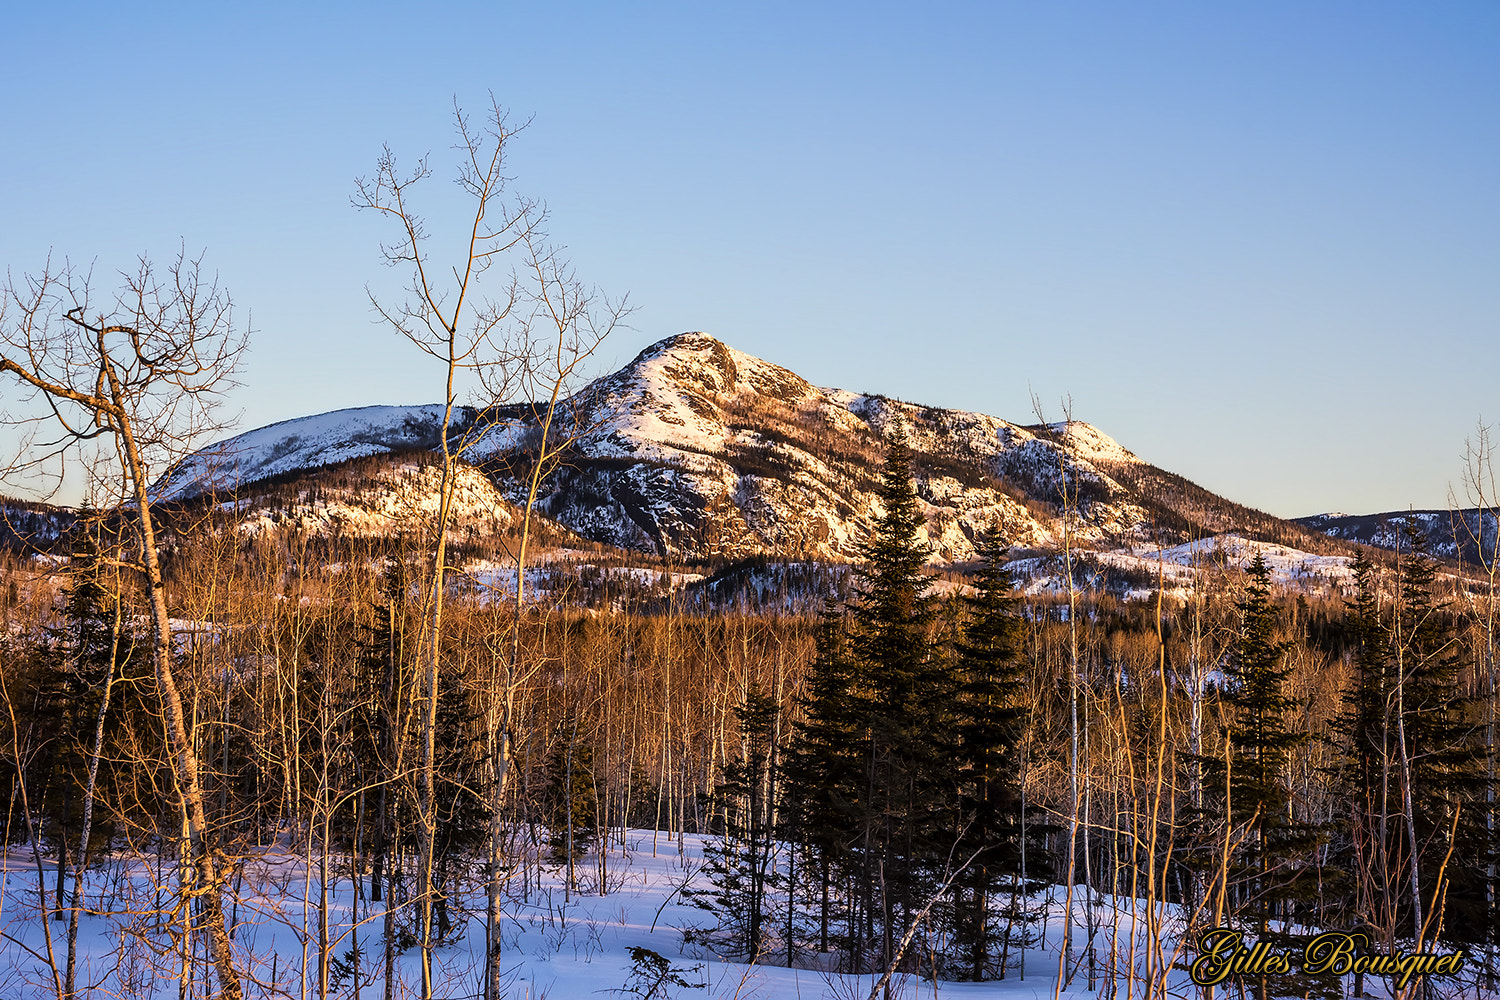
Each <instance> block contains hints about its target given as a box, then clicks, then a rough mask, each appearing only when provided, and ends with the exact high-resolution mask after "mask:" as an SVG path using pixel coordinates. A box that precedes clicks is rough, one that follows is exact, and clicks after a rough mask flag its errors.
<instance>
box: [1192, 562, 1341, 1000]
mask: <svg viewBox="0 0 1500 1000" xmlns="http://www.w3.org/2000/svg"><path fill="white" fill-rule="evenodd" d="M1247 573H1248V575H1249V578H1250V582H1249V586H1248V587H1247V588H1246V592H1245V599H1244V600H1243V601H1242V602H1241V603H1240V605H1239V607H1240V614H1241V620H1240V634H1239V641H1238V643H1237V645H1236V647H1235V650H1234V654H1233V656H1232V657H1231V660H1230V666H1229V675H1230V680H1231V684H1230V687H1229V690H1228V691H1227V692H1226V693H1225V696H1224V701H1225V703H1226V705H1227V707H1228V709H1229V719H1228V724H1227V725H1226V726H1225V733H1226V735H1227V736H1228V739H1229V744H1230V747H1231V750H1230V756H1229V759H1228V760H1221V761H1216V762H1214V763H1215V765H1216V766H1214V767H1212V768H1211V774H1213V775H1214V777H1211V779H1210V783H1209V787H1210V788H1222V787H1223V785H1224V779H1223V777H1222V776H1223V774H1224V769H1225V768H1227V769H1228V772H1229V774H1228V786H1229V801H1228V802H1227V803H1224V807H1225V812H1226V814H1227V818H1228V821H1229V822H1231V823H1233V824H1235V825H1237V826H1239V827H1240V828H1241V829H1242V831H1243V832H1244V842H1243V844H1242V846H1241V847H1240V848H1239V850H1238V851H1237V852H1236V856H1235V858H1234V859H1233V860H1232V862H1231V866H1230V869H1229V871H1228V873H1227V877H1228V878H1230V879H1231V881H1232V882H1233V884H1234V885H1235V887H1236V889H1237V895H1238V897H1239V903H1240V905H1239V918H1240V920H1241V921H1242V922H1243V923H1244V924H1246V925H1248V926H1249V927H1250V928H1252V929H1253V930H1254V931H1255V934H1256V938H1257V940H1261V941H1268V942H1271V943H1272V944H1273V947H1275V948H1276V949H1277V950H1297V949H1300V947H1301V946H1302V944H1303V942H1302V941H1301V940H1300V938H1299V937H1297V936H1296V935H1295V934H1292V933H1290V932H1289V931H1288V928H1289V927H1290V926H1291V925H1292V924H1293V923H1294V922H1296V921H1297V920H1298V919H1299V917H1301V916H1303V915H1304V914H1303V912H1302V909H1301V908H1302V907H1304V906H1305V905H1306V904H1307V903H1308V902H1309V901H1310V900H1311V899H1313V898H1314V897H1315V896H1316V891H1317V884H1316V880H1317V874H1316V871H1315V869H1314V867H1313V866H1312V864H1311V855H1312V852H1313V850H1315V849H1316V848H1317V846H1318V844H1319V843H1320V842H1321V839H1322V831H1321V830H1320V829H1319V828H1317V827H1316V826H1314V825H1312V824H1308V823H1304V822H1301V821H1299V820H1298V819H1297V818H1296V816H1295V812H1294V809H1293V803H1292V796H1291V791H1290V789H1289V787H1288V783H1287V774H1288V771H1289V766H1290V758H1291V754H1292V752H1293V751H1295V750H1296V749H1298V748H1299V747H1301V746H1302V745H1304V744H1305V743H1306V742H1307V741H1308V740H1309V738H1310V736H1309V734H1306V733H1297V732H1294V731H1292V730H1291V729H1290V728H1288V725H1287V714H1288V713H1289V712H1291V711H1292V710H1293V709H1294V708H1296V707H1297V705H1298V703H1297V702H1296V700H1295V699H1293V698H1290V697H1288V696H1287V695H1286V694H1285V682H1286V679H1287V676H1288V675H1289V674H1290V673H1291V667H1290V666H1288V665H1287V663H1286V652H1287V648H1288V647H1287V644H1286V643H1283V642H1278V641H1277V640H1276V623H1277V610H1276V605H1275V603H1274V602H1273V601H1272V599H1271V584H1270V580H1271V571H1270V568H1269V567H1267V565H1266V561H1265V558H1264V557H1263V556H1262V555H1260V554H1259V553H1257V554H1256V556H1255V559H1254V561H1253V562H1252V563H1251V564H1250V567H1249V569H1248V570H1247ZM1273 921H1278V922H1280V924H1281V926H1280V927H1279V928H1278V927H1275V926H1273ZM1278 978H1279V977H1270V976H1264V975H1263V976H1258V977H1256V983H1255V987H1256V990H1257V995H1258V996H1259V997H1260V1000H1266V998H1267V997H1268V996H1270V995H1271V990H1272V988H1273V986H1274V987H1275V988H1276V991H1277V993H1278V994H1279V993H1281V992H1284V991H1285V990H1293V991H1295V992H1296V993H1297V994H1301V995H1306V994H1307V993H1308V992H1309V991H1317V992H1322V991H1325V990H1330V989H1337V988H1338V983H1337V982H1330V983H1324V982H1316V983H1314V982H1310V981H1309V980H1308V977H1303V976H1297V977H1295V979H1296V981H1295V982H1291V981H1288V982H1286V983H1281V982H1278V981H1276V980H1277V979H1278Z"/></svg>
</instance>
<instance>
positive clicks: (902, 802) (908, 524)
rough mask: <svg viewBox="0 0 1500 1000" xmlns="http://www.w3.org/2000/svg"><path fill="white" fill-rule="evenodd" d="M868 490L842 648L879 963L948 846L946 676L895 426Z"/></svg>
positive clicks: (864, 882)
mask: <svg viewBox="0 0 1500 1000" xmlns="http://www.w3.org/2000/svg"><path fill="white" fill-rule="evenodd" d="M879 496H880V501H881V505H882V507H883V508H884V510H883V512H882V514H881V516H880V518H879V520H878V521H877V523H876V531H875V536H874V538H873V539H872V540H871V541H870V542H869V544H867V545H866V546H865V547H864V549H863V551H862V553H861V554H862V556H863V565H862V566H861V567H860V570H859V580H858V583H857V584H856V588H855V590H856V594H857V597H858V600H857V603H856V604H855V605H854V607H853V611H852V628H851V635H850V651H851V653H852V655H853V658H854V660H855V661H856V663H857V664H858V666H859V668H860V672H861V681H862V695H863V700H864V710H865V713H866V717H867V719H868V722H867V726H868V732H867V744H866V750H867V753H868V756H867V758H866V760H865V767H866V781H867V788H868V794H867V800H866V802H865V803H864V806H865V808H864V810H863V816H862V817H861V820H862V822H861V826H862V829H861V836H860V843H859V845H858V848H857V849H858V852H859V854H860V855H861V862H862V864H863V871H862V873H861V876H860V882H861V886H860V891H861V898H862V905H863V908H864V912H865V915H866V920H865V927H866V928H867V929H870V930H873V926H872V921H873V918H874V917H875V916H877V915H878V916H879V917H880V934H881V940H880V948H879V951H880V955H881V958H882V962H883V961H886V960H888V959H889V958H890V956H892V955H893V954H894V946H895V940H896V938H898V937H899V936H900V934H901V933H902V931H904V929H905V927H906V926H907V925H908V924H909V923H910V920H911V919H912V917H913V915H914V914H915V913H916V912H917V910H918V909H920V908H921V906H922V904H923V903H924V902H925V899H926V897H927V896H929V895H930V894H931V892H932V891H933V890H934V889H935V887H936V885H937V883H938V881H940V877H941V869H942V867H943V865H944V864H945V863H946V861H947V859H948V857H949V848H950V847H951V846H952V838H951V836H950V834H951V832H952V823H951V817H952V813H951V809H952V806H953V799H954V794H955V787H954V786H955V778H954V775H953V769H952V766H951V764H952V754H953V750H954V747H955V744H956V735H955V732H954V723H955V720H954V717H953V712H952V708H953V703H954V698H955V690H954V688H955V686H956V685H955V681H954V678H953V674H952V670H951V663H949V662H947V661H946V660H945V659H944V658H943V657H941V656H939V655H937V651H936V649H935V647H934V644H933V642H932V638H933V631H934V626H935V624H936V619H937V611H938V607H937V601H936V599H935V598H934V596H933V595H932V593H931V577H930V576H928V575H927V573H926V572H925V571H924V568H923V567H924V564H925V562H926V560H927V557H928V555H929V554H930V550H929V548H928V547H927V546H926V545H924V544H922V543H921V542H920V541H918V537H917V536H918V532H919V531H920V530H921V528H922V526H923V524H924V521H925V518H924V516H923V514H922V508H921V504H920V502H919V500H918V499H917V494H916V489H915V487H914V486H913V484H912V479H911V459H910V452H909V450H908V448H907V444H906V437H905V434H904V431H903V430H902V429H901V428H900V427H899V426H898V428H897V429H896V431H895V432H894V433H893V434H892V435H891V438H890V442H889V449H888V451H887V455H886V462H885V470H884V473H883V475H882V477H881V485H880V491H879ZM871 943H873V940H872V941H871ZM860 950H861V948H860V942H858V941H857V943H856V946H855V951H856V953H858V952H859V951H860Z"/></svg>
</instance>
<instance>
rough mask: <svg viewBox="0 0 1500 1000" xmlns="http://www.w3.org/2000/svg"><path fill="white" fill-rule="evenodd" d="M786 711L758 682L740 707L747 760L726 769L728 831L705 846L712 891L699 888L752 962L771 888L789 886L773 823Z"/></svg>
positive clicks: (723, 795)
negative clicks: (778, 741) (781, 726)
mask: <svg viewBox="0 0 1500 1000" xmlns="http://www.w3.org/2000/svg"><path fill="white" fill-rule="evenodd" d="M779 715H780V707H779V706H778V705H777V704H776V702H775V700H774V699H772V698H770V697H769V696H767V695H765V694H763V693H762V692H761V691H760V689H759V688H755V687H752V688H751V689H750V691H749V692H748V693H747V694H746V696H745V701H744V703H743V704H741V705H740V706H739V707H738V708H736V709H735V717H736V718H737V719H738V720H739V724H740V757H739V758H738V759H736V760H732V761H730V762H729V763H727V764H725V766H724V774H723V781H722V782H721V783H720V784H719V786H718V788H716V789H715V795H714V806H715V809H716V811H719V812H722V815H723V830H722V831H721V833H720V835H719V838H718V839H717V840H715V841H711V842H710V843H709V844H708V845H707V846H706V847H705V848H704V871H705V874H706V875H707V877H708V881H709V884H710V885H711V886H712V888H711V889H708V890H698V891H696V892H693V893H692V898H693V902H694V903H695V904H697V905H698V906H700V907H702V908H703V909H705V910H708V911H710V912H711V913H713V914H714V915H715V916H717V917H718V918H719V928H720V930H721V931H722V932H723V933H724V934H725V944H727V945H728V947H729V950H731V951H732V952H733V953H734V954H740V955H744V956H747V957H748V958H749V959H750V960H751V961H752V962H754V961H756V960H757V959H758V957H759V956H760V955H761V954H762V952H763V951H764V950H765V946H766V930H767V928H768V926H769V925H770V923H771V921H772V919H773V916H774V915H773V913H772V906H771V903H772V899H771V893H772V891H773V890H774V889H776V888H778V887H779V886H780V885H781V883H782V879H781V877H780V876H779V874H778V872H777V871H776V858H777V855H778V854H779V853H780V852H779V850H778V847H777V841H776V829H775V824H774V815H775V801H776V799H775V796H776V793H777V790H778V789H777V787H776V786H777V784H778V781H779V778H780V765H779V761H778V759H777V758H778V750H779V748H778V747H777V745H776V733H777V728H778V727H777V722H778V716H779Z"/></svg>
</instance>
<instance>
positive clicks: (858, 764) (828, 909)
mask: <svg viewBox="0 0 1500 1000" xmlns="http://www.w3.org/2000/svg"><path fill="white" fill-rule="evenodd" d="M815 643H816V647H815V648H816V655H815V657H814V658H813V662H812V664H811V665H810V666H809V667H808V675H807V680H806V683H805V692H806V693H805V694H804V695H802V696H801V697H800V698H799V699H798V700H797V707H798V708H799V710H800V711H801V713H802V718H801V720H800V721H798V722H797V723H796V724H795V725H794V727H793V732H792V749H791V751H790V753H789V754H788V759H787V764H786V768H785V771H786V776H785V780H784V783H783V787H784V789H785V803H784V810H785V812H784V815H785V817H786V824H787V826H788V829H789V839H790V840H792V841H793V842H794V843H795V844H797V845H800V846H801V847H803V848H804V849H805V854H806V855H807V856H806V858H805V859H804V860H803V861H802V863H801V865H800V869H799V870H800V871H801V872H802V873H803V876H802V877H803V879H804V880H806V881H807V882H808V883H809V886H810V888H811V892H812V894H813V895H814V896H815V897H816V900H817V902H816V906H817V911H818V950H819V952H823V953H826V952H827V951H828V950H829V947H830V928H831V924H832V921H833V919H834V913H833V909H834V903H835V899H834V883H835V881H836V880H838V879H839V877H840V875H841V873H844V872H846V871H847V868H848V862H849V859H850V857H851V851H852V850H853V847H854V842H853V838H851V836H850V831H851V829H858V827H859V822H860V817H862V815H863V809H864V801H865V793H866V776H865V767H864V753H863V748H864V745H865V742H866V741H867V739H868V737H867V734H866V716H865V713H864V711H863V703H862V701H861V700H860V699H859V698H858V696H857V694H856V684H855V673H854V664H853V662H852V661H851V660H850V658H849V655H848V650H847V648H846V643H845V636H844V631H843V618H842V616H841V615H840V614H839V613H838V611H837V610H836V609H835V608H834V607H833V606H832V605H831V604H830V605H828V606H825V607H824V609H823V613H822V617H821V619H820V621H819V624H818V631H817V635H816V637H815ZM794 860H795V859H794ZM791 891H792V893H793V894H794V895H795V891H796V880H795V879H794V880H793V886H792V890H791Z"/></svg>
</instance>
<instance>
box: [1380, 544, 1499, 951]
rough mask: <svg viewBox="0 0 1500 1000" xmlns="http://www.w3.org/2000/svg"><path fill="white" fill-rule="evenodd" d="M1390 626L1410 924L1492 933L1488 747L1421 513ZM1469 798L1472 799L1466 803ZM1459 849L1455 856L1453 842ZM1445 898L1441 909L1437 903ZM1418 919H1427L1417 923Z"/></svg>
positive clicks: (1454, 936) (1472, 937) (1455, 933)
mask: <svg viewBox="0 0 1500 1000" xmlns="http://www.w3.org/2000/svg"><path fill="white" fill-rule="evenodd" d="M1402 535H1403V540H1404V542H1405V543H1406V547H1407V553H1406V554H1405V555H1404V556H1403V558H1402V560H1401V563H1400V566H1401V588H1400V595H1399V597H1398V598H1397V601H1396V605H1395V608H1394V609H1393V621H1392V623H1391V628H1390V643H1391V658H1392V660H1393V663H1392V668H1391V672H1392V675H1393V678H1394V679H1393V681H1392V683H1393V685H1394V686H1395V689H1396V690H1395V703H1396V706H1397V711H1396V718H1395V722H1396V728H1397V732H1396V734H1395V735H1396V753H1395V755H1394V756H1395V760H1394V763H1396V764H1397V765H1399V771H1400V780H1401V784H1402V789H1401V790H1402V796H1403V807H1402V810H1401V811H1402V812H1403V813H1404V815H1405V819H1406V826H1407V830H1406V838H1405V839H1406V851H1407V857H1408V861H1409V863H1408V866H1407V867H1408V875H1409V879H1408V882H1409V884H1408V885H1407V886H1406V887H1405V888H1406V889H1407V890H1408V895H1407V903H1408V907H1407V911H1406V912H1407V915H1408V916H1407V920H1408V921H1409V927H1408V933H1410V934H1412V935H1413V936H1415V935H1416V933H1417V932H1418V931H1419V930H1424V928H1425V930H1424V933H1425V935H1426V937H1427V939H1428V940H1430V939H1431V936H1432V935H1433V934H1434V933H1436V932H1438V929H1439V928H1441V929H1442V932H1443V933H1444V936H1446V937H1448V938H1449V939H1450V940H1454V941H1461V942H1476V941H1483V940H1485V939H1486V931H1485V928H1486V925H1487V922H1488V920H1489V919H1490V914H1489V912H1488V911H1489V908H1488V906H1487V904H1486V899H1485V890H1486V886H1485V881H1486V877H1487V876H1486V872H1485V869H1486V865H1487V862H1488V852H1489V845H1488V837H1487V836H1486V832H1485V830H1484V829H1483V827H1482V825H1481V823H1480V820H1481V814H1482V812H1483V810H1481V809H1479V808H1473V807H1469V804H1470V803H1472V802H1473V801H1474V800H1475V799H1479V798H1482V796H1483V790H1484V787H1485V777H1484V748H1483V746H1482V745H1481V741H1480V739H1479V732H1480V730H1479V729H1478V727H1477V726H1475V725H1474V724H1473V722H1472V720H1471V719H1470V718H1469V709H1470V707H1471V699H1469V698H1467V697H1465V696H1464V695H1463V694H1462V693H1461V692H1460V691H1459V677H1458V668H1459V659H1458V657H1457V655H1456V652H1455V651H1456V643H1455V640H1454V637H1453V633H1452V623H1451V618H1450V616H1449V614H1448V612H1447V608H1446V606H1445V605H1443V604H1441V603H1439V602H1438V601H1437V600H1436V598H1435V596H1434V594H1433V589H1434V586H1433V585H1434V581H1435V579H1436V576H1437V567H1436V565H1435V564H1434V562H1433V560H1432V559H1431V558H1430V557H1429V556H1428V554H1427V540H1426V537H1425V535H1423V533H1422V532H1421V530H1420V529H1419V528H1418V527H1417V525H1416V524H1415V523H1414V522H1412V521H1407V522H1406V523H1405V525H1404V526H1403V530H1402ZM1466 807H1468V808H1466ZM1450 848H1451V849H1452V854H1451V856H1450V853H1449V849H1450ZM1434 899H1436V900H1437V901H1438V906H1439V908H1440V910H1441V912H1439V913H1436V914H1434V913H1433V912H1432V902H1433V900H1434ZM1418 922H1420V923H1421V925H1422V927H1419V926H1418Z"/></svg>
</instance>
